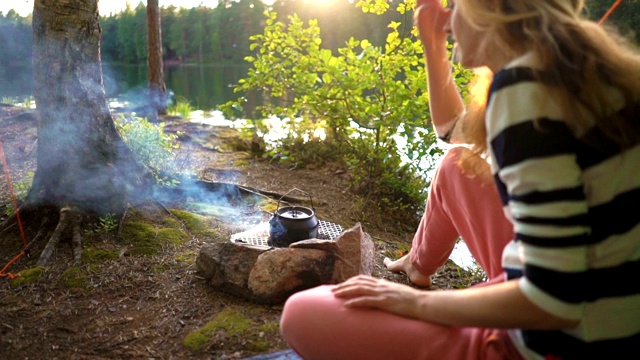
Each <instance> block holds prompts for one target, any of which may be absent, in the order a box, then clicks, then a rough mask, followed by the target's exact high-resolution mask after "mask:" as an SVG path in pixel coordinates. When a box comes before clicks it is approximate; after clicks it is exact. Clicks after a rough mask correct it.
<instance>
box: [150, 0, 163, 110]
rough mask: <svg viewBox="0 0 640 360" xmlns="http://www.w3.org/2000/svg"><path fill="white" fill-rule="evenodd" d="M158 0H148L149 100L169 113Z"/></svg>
mask: <svg viewBox="0 0 640 360" xmlns="http://www.w3.org/2000/svg"><path fill="white" fill-rule="evenodd" d="M160 21H161V20H160V8H159V7H158V0H147V42H148V49H149V58H148V60H147V63H148V66H149V100H150V104H151V106H152V109H155V110H156V111H157V114H166V113H167V96H166V92H167V88H166V86H165V83H164V72H163V69H162V28H161V23H160Z"/></svg>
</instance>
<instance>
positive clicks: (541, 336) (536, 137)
mask: <svg viewBox="0 0 640 360" xmlns="http://www.w3.org/2000/svg"><path fill="white" fill-rule="evenodd" d="M523 64H524V65H526V61H520V62H519V63H512V64H511V66H508V67H507V68H505V69H504V70H502V71H500V72H498V73H497V74H496V75H495V77H494V80H493V83H492V85H491V88H490V90H489V102H488V105H487V117H486V121H487V132H488V135H487V136H488V141H489V144H490V151H491V168H492V171H493V174H494V178H495V181H496V184H497V186H498V189H499V193H500V197H501V199H502V202H503V205H504V209H505V212H506V213H507V216H508V217H509V218H510V219H511V220H512V221H513V223H514V228H515V233H516V238H515V239H514V240H513V241H512V242H511V243H510V244H509V245H508V246H507V247H506V248H505V250H504V253H503V266H504V268H505V271H506V272H507V275H508V277H509V278H514V277H518V278H519V279H518V281H519V285H520V289H521V291H522V292H523V293H524V295H525V296H526V297H527V298H528V299H529V300H530V301H532V302H533V303H534V304H536V305H537V306H538V307H540V308H542V309H544V310H545V311H547V312H549V313H551V314H554V315H556V316H558V317H561V318H566V319H573V320H579V321H580V325H579V326H578V327H576V328H574V329H567V330H562V331H531V330H513V331H511V335H512V339H514V341H515V342H516V345H517V346H518V347H519V348H520V351H521V352H522V353H523V355H524V356H525V357H526V358H528V359H543V358H547V359H616V358H628V359H631V358H634V359H640V279H639V278H638V277H639V276H640V209H639V207H640V145H639V144H637V145H636V146H634V147H631V148H630V149H627V150H625V151H621V150H619V149H618V148H616V147H615V146H607V144H608V142H607V141H606V140H605V138H604V137H602V136H600V137H599V133H598V132H597V131H596V130H594V129H595V128H593V129H591V130H590V131H586V132H585V133H583V134H577V133H575V132H573V131H572V130H570V129H569V127H568V126H567V124H566V122H565V121H564V120H563V117H564V116H563V111H562V110H561V109H562V108H561V106H560V103H559V101H558V100H557V99H556V98H555V97H553V96H550V92H549V89H548V88H546V87H545V85H543V84H542V83H540V82H538V81H537V80H536V79H535V78H534V76H533V71H532V70H531V68H530V67H525V66H523ZM611 96H612V99H615V98H616V97H615V93H614V92H612V94H611ZM618 98H619V99H621V97H618ZM618 103H620V104H622V101H621V100H620V101H619V102H618ZM620 106H622V105H620ZM585 113H586V112H585ZM634 115H635V116H637V120H636V121H639V122H640V114H634ZM585 116H588V115H585ZM534 120H535V121H534ZM586 138H589V139H600V141H597V142H596V143H595V144H597V145H594V143H593V142H585V141H584V139H586Z"/></svg>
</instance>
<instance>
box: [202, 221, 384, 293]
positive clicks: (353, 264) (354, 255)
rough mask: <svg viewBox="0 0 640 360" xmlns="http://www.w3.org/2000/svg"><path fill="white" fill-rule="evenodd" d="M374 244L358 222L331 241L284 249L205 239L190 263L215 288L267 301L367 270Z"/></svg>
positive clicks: (370, 268) (301, 243) (300, 243)
mask: <svg viewBox="0 0 640 360" xmlns="http://www.w3.org/2000/svg"><path fill="white" fill-rule="evenodd" d="M374 256H375V249H374V244H373V241H372V240H371V237H370V236H369V235H368V234H367V233H365V232H364V231H362V227H361V226H360V224H356V225H355V226H354V227H353V228H351V229H348V230H346V231H344V232H343V233H342V234H340V235H339V236H338V237H337V238H336V239H335V241H334V240H320V239H308V240H303V241H298V242H295V243H293V244H291V245H290V246H289V247H288V248H264V247H257V246H248V245H239V244H235V243H231V242H229V243H219V244H206V245H204V246H203V247H202V249H201V250H200V254H199V255H198V258H197V260H196V266H197V267H198V270H199V271H200V272H201V274H202V276H203V277H204V278H205V279H207V281H208V283H209V284H211V285H213V286H214V287H216V288H218V289H219V290H221V291H224V292H227V293H230V294H233V295H237V296H242V297H244V298H247V299H250V300H253V301H256V302H259V303H267V304H277V303H281V302H283V301H284V300H286V299H287V298H288V297H289V296H290V295H291V294H293V293H295V292H297V291H300V290H304V289H309V288H312V287H314V286H318V285H322V284H337V283H339V282H342V281H344V280H346V279H348V278H350V277H352V276H355V275H358V274H367V275H371V273H372V271H373V267H374V265H375V261H374Z"/></svg>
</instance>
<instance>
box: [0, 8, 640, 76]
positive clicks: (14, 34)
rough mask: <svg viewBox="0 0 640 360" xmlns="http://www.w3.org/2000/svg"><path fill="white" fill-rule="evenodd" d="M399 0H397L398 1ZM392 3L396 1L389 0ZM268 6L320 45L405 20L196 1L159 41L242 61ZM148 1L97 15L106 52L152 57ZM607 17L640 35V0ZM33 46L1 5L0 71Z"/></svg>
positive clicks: (117, 58)
mask: <svg viewBox="0 0 640 360" xmlns="http://www.w3.org/2000/svg"><path fill="white" fill-rule="evenodd" d="M395 2H397V1H395ZM390 3H391V4H392V5H393V3H394V1H390ZM612 3H613V1H611V0H587V6H588V9H589V11H590V14H589V15H590V17H591V18H593V19H599V18H601V17H602V16H603V15H604V14H605V13H606V11H607V10H608V9H609V7H610V6H611V4H612ZM265 10H271V11H274V12H276V13H277V14H278V18H279V19H281V20H284V19H286V18H287V16H289V15H291V14H297V15H298V16H299V17H300V19H302V20H303V21H305V22H306V21H308V20H309V19H317V20H318V27H319V28H320V29H321V37H322V47H323V48H325V49H330V50H332V51H334V52H335V51H337V49H338V48H340V47H342V46H344V44H345V43H346V42H347V41H348V40H349V38H351V37H353V38H355V39H358V40H362V39H367V40H368V41H369V42H370V43H372V44H373V45H381V44H384V41H385V38H386V36H387V34H388V33H389V29H388V27H387V25H388V24H389V23H390V22H391V21H399V22H407V21H411V17H410V16H409V17H406V16H405V18H402V17H401V16H400V15H399V14H398V13H396V12H391V11H388V12H386V13H385V14H383V15H379V16H378V15H374V14H371V13H364V12H363V11H361V9H360V8H359V7H358V5H357V4H354V3H353V2H351V1H349V0H334V1H333V2H332V3H331V5H326V4H322V5H318V4H315V3H313V2H305V1H300V0H298V1H296V0H280V1H277V2H275V3H274V4H273V5H271V6H267V5H265V3H263V2H262V1H261V0H239V1H233V0H221V1H220V2H219V3H218V6H217V7H216V8H209V7H195V8H191V9H185V8H176V7H174V6H170V7H162V8H161V18H162V42H163V54H164V61H165V62H166V63H167V64H171V63H185V62H195V63H218V62H224V61H228V62H240V61H243V59H244V57H245V56H247V55H251V53H252V51H251V50H250V48H249V45H250V40H249V37H250V36H252V35H255V34H260V33H262V32H263V30H264V28H265V20H266V17H265V15H264V11H265ZM145 13H146V7H145V4H144V2H142V1H141V2H140V3H138V5H137V6H136V7H135V8H132V7H129V8H127V9H125V10H124V11H122V12H121V13H118V14H105V15H102V16H101V18H100V24H101V27H102V40H101V53H102V60H103V61H107V62H120V63H128V64H144V63H145V62H146V58H147V27H146V17H145ZM607 21H608V23H609V24H612V25H615V26H618V27H620V28H621V29H623V32H633V33H634V34H635V36H636V39H640V0H627V1H624V2H622V4H621V5H620V7H619V8H618V9H617V10H616V11H615V12H614V13H613V14H612V15H611V16H610V17H609V19H608V20H607ZM31 47H32V30H31V16H26V17H22V16H20V15H18V14H17V13H16V12H15V11H12V10H11V11H9V12H7V13H6V14H2V13H0V49H4V50H3V51H1V52H0V76H2V74H3V73H4V71H6V69H7V67H8V66H12V65H18V64H24V63H27V62H29V61H30V58H31Z"/></svg>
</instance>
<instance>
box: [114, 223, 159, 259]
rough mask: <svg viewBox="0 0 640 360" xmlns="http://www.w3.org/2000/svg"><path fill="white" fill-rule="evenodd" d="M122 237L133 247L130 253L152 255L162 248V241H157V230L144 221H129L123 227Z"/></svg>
mask: <svg viewBox="0 0 640 360" xmlns="http://www.w3.org/2000/svg"><path fill="white" fill-rule="evenodd" d="M122 238H123V239H124V241H125V242H126V243H128V244H132V245H133V247H132V248H131V249H129V250H128V254H129V255H134V256H136V255H140V256H152V255H156V254H157V253H158V252H160V250H162V243H160V242H158V241H157V230H156V229H155V228H154V227H153V226H151V225H149V224H145V223H142V222H127V223H125V225H124V226H123V228H122Z"/></svg>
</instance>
